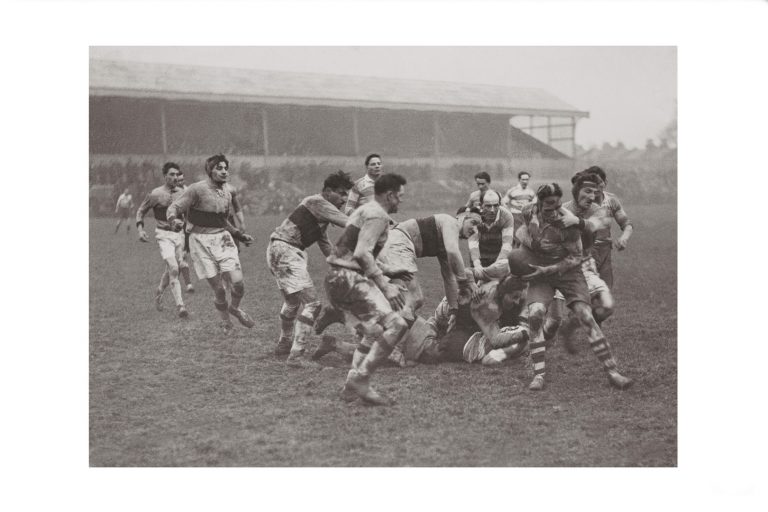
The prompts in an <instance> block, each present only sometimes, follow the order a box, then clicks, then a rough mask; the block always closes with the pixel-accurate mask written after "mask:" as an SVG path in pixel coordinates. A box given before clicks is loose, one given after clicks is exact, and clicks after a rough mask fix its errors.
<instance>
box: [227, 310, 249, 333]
mask: <svg viewBox="0 0 768 512" xmlns="http://www.w3.org/2000/svg"><path fill="white" fill-rule="evenodd" d="M228 311H229V314H230V315H232V316H234V317H235V318H237V319H238V320H239V321H240V323H241V324H243V325H244V326H245V327H247V328H249V329H250V328H251V327H253V326H254V325H256V324H255V323H254V322H253V320H252V319H251V317H250V315H248V313H246V312H245V311H243V310H242V309H240V308H235V307H232V306H229V309H228Z"/></svg>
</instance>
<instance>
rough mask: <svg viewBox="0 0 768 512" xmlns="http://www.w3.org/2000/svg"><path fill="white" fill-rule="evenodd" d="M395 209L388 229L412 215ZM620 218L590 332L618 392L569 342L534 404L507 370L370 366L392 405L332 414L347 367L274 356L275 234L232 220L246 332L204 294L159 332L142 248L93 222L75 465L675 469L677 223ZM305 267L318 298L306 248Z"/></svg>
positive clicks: (200, 287)
mask: <svg viewBox="0 0 768 512" xmlns="http://www.w3.org/2000/svg"><path fill="white" fill-rule="evenodd" d="M403 206H404V210H405V213H404V214H401V215H399V217H400V218H401V219H402V218H407V217H413V216H418V215H417V212H414V211H412V210H411V211H409V210H408V207H409V206H410V205H408V204H404V205H403ZM627 210H628V212H629V213H630V215H631V217H632V219H633V221H634V224H635V234H634V235H633V237H632V240H631V242H630V246H629V249H628V250H627V251H624V252H622V253H614V269H615V271H614V275H615V290H614V294H615V297H616V300H617V311H616V313H615V315H614V316H613V318H611V319H610V320H609V321H608V322H606V325H605V333H606V335H607V336H608V339H609V340H610V341H611V342H612V344H613V346H614V349H615V353H616V355H617V358H618V360H619V364H620V366H621V367H622V368H623V369H624V370H625V371H626V374H627V375H628V376H631V377H633V378H634V379H636V383H635V386H634V387H633V388H631V389H629V390H627V391H616V390H614V389H612V388H610V387H609V386H608V383H607V380H606V378H605V376H604V373H603V372H602V370H601V369H600V366H599V364H598V362H597V360H596V358H595V357H594V356H593V355H592V353H591V351H590V350H589V349H588V347H587V344H586V340H585V339H584V338H581V341H580V346H581V351H580V352H579V354H577V355H575V356H572V355H569V354H567V353H566V352H565V351H564V350H563V349H562V346H561V345H556V346H555V347H554V348H553V349H551V350H549V351H548V359H547V361H548V365H547V370H548V371H547V379H548V387H547V388H546V390H545V391H543V392H540V393H531V392H529V391H528V390H527V389H526V385H527V382H528V377H527V375H526V371H525V369H524V367H523V364H522V362H521V361H512V362H508V363H506V364H505V365H504V366H502V367H499V368H493V369H489V368H483V367H481V366H478V365H469V364H462V363H448V364H442V365H435V366H425V365H419V366H416V367H413V368H408V369H399V368H389V367H388V368H384V369H382V370H381V371H379V372H378V373H377V374H376V376H375V382H376V383H377V387H379V388H380V389H381V390H382V391H383V392H385V393H387V394H388V395H389V396H391V397H392V398H394V399H396V401H397V404H396V405H394V406H393V407H388V408H376V407H367V406H364V405H362V404H360V403H359V402H356V403H353V404H347V403H345V402H342V401H341V400H339V399H338V391H339V390H340V388H341V385H342V383H343V381H344V378H345V376H346V372H347V364H346V363H345V361H344V360H342V359H341V358H340V357H339V356H336V355H335V354H331V355H329V356H326V357H325V358H323V364H324V365H326V366H327V368H324V369H323V370H307V369H293V368H288V367H286V365H285V364H284V363H283V362H282V361H281V360H279V359H278V358H277V357H275V356H274V355H273V349H274V344H275V342H276V339H277V333H278V328H279V327H278V318H277V313H278V310H279V308H280V295H279V293H278V290H277V288H276V286H275V284H274V281H273V279H272V276H271V275H270V273H269V270H268V268H267V266H266V263H265V257H264V253H265V250H266V243H267V240H268V236H269V233H270V232H271V230H272V229H273V228H274V227H275V226H276V225H277V224H278V223H279V222H280V221H281V220H282V219H279V218H275V217H263V218H259V219H256V218H250V219H247V220H248V223H249V227H250V229H249V231H251V232H252V234H254V235H255V236H256V237H257V243H256V244H254V245H253V246H252V247H251V248H245V249H243V252H242V253H241V261H242V263H243V268H244V272H245V279H246V296H245V298H244V300H243V307H244V309H246V310H247V311H248V312H249V313H251V315H252V316H253V318H254V320H256V326H255V327H254V328H253V329H250V330H249V329H245V328H240V327H239V326H238V327H236V330H235V333H234V334H232V335H229V336H224V335H223V334H222V333H221V332H220V331H219V330H218V329H217V327H216V325H217V315H216V312H215V311H214V309H213V304H212V293H211V291H210V289H209V287H208V285H207V284H206V283H205V282H196V288H197V291H196V293H194V294H191V295H187V296H186V297H185V301H186V302H187V305H188V308H189V310H190V313H191V318H190V319H188V320H180V319H178V318H176V317H175V315H174V312H173V310H174V308H173V305H172V298H171V296H170V293H169V292H166V297H165V304H166V311H165V312H162V313H159V312H157V311H155V309H154V306H153V303H152V295H153V292H154V289H155V287H156V285H157V281H158V279H159V277H160V274H161V271H162V262H161V260H160V256H159V251H158V249H157V245H156V243H154V241H152V242H151V243H149V244H142V243H140V242H138V241H137V239H136V231H135V228H131V233H130V236H126V235H125V231H124V230H122V231H121V232H120V234H119V235H115V234H113V230H114V220H112V219H91V225H90V242H89V244H90V319H89V320H90V364H89V372H90V401H89V414H90V433H89V435H90V465H91V466H97V467H98V466H676V465H677V228H676V226H677V213H676V207H675V206H674V205H655V206H632V205H628V206H627ZM147 225H148V232H150V233H151V232H152V231H153V221H152V220H148V221H147ZM335 234H336V232H334V235H333V236H332V238H334V239H335ZM310 269H311V272H312V275H313V277H314V279H315V283H316V285H318V287H319V290H320V292H321V295H322V294H323V293H324V292H322V278H323V276H324V275H325V262H324V261H323V260H322V258H321V255H320V252H319V251H318V250H317V248H315V247H313V248H312V249H311V250H310ZM420 274H421V276H422V277H421V280H422V285H423V288H424V293H425V296H426V304H425V306H424V309H422V311H421V314H422V316H427V315H428V314H429V313H430V312H431V311H432V310H433V309H434V306H435V305H436V304H437V302H438V301H439V300H440V298H441V297H442V282H441V280H440V277H439V276H440V274H439V268H438V266H437V263H436V261H435V260H434V259H425V260H420ZM330 332H333V333H334V334H341V333H342V332H343V331H342V330H341V328H340V326H333V327H331V329H330ZM345 336H346V334H345ZM350 339H351V337H350Z"/></svg>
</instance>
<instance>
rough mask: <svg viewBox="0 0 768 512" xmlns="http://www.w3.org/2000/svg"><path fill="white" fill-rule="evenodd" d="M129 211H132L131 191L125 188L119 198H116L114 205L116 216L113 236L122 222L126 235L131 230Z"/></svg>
mask: <svg viewBox="0 0 768 512" xmlns="http://www.w3.org/2000/svg"><path fill="white" fill-rule="evenodd" d="M131 210H133V196H132V195H131V191H130V190H128V189H127V188H126V189H125V190H123V193H122V194H120V197H118V198H117V203H116V204H115V214H116V215H118V218H117V224H116V225H115V234H117V232H118V230H119V229H120V225H121V224H122V223H123V221H125V232H126V233H128V232H129V231H130V230H131V221H130V218H131Z"/></svg>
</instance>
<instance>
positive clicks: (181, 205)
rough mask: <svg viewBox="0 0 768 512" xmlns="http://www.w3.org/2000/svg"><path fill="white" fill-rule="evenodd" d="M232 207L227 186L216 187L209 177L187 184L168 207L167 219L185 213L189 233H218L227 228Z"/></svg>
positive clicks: (178, 216)
mask: <svg viewBox="0 0 768 512" xmlns="http://www.w3.org/2000/svg"><path fill="white" fill-rule="evenodd" d="M231 208H232V193H231V192H230V191H229V188H228V187H217V186H216V185H215V184H214V183H213V181H212V180H211V179H205V180H202V181H198V182H196V183H193V184H191V185H189V186H188V187H187V188H185V189H184V192H182V194H181V195H180V196H179V197H177V198H176V199H174V200H173V203H171V206H169V207H168V219H169V220H172V219H174V218H181V216H182V214H184V213H186V220H187V231H188V232H189V233H220V232H222V231H225V230H226V228H227V217H228V216H229V212H230V210H231Z"/></svg>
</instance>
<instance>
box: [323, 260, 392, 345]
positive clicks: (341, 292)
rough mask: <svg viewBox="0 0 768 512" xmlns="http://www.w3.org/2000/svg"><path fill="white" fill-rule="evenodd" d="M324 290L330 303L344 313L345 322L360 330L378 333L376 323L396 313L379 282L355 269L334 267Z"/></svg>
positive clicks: (382, 323)
mask: <svg viewBox="0 0 768 512" xmlns="http://www.w3.org/2000/svg"><path fill="white" fill-rule="evenodd" d="M325 293H326V295H327V296H328V301H329V302H330V303H331V305H332V306H333V307H335V308H336V309H339V310H341V311H343V312H344V322H345V324H346V325H347V326H348V327H352V328H353V329H356V330H358V331H362V332H365V333H373V332H376V325H377V324H379V325H384V324H385V323H386V321H387V319H388V318H389V317H390V316H392V315H396V314H397V313H395V312H394V311H393V310H392V307H391V306H390V305H389V301H388V300H387V298H386V297H384V294H383V293H382V292H381V290H379V287H378V286H376V283H374V282H373V281H371V280H370V279H368V278H366V277H365V276H364V275H362V274H361V273H359V272H355V271H354V270H349V269H346V268H338V267H331V270H330V272H328V275H327V276H325Z"/></svg>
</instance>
